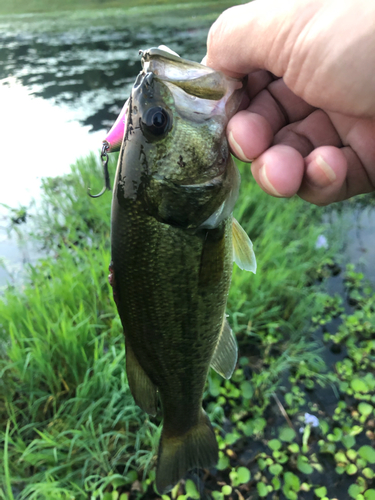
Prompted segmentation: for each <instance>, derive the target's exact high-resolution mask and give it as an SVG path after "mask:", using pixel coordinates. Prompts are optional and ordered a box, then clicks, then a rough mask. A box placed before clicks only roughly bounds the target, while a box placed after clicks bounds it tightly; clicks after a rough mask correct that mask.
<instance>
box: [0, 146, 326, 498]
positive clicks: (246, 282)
mask: <svg viewBox="0 0 375 500" xmlns="http://www.w3.org/2000/svg"><path fill="white" fill-rule="evenodd" d="M113 167H114V162H113V161H112V166H111V169H112V179H113ZM241 172H242V179H243V181H242V187H241V196H240V199H239V201H238V203H237V207H236V213H235V215H236V217H237V218H238V219H239V221H240V222H241V224H242V225H243V227H244V228H245V230H246V231H247V232H248V233H249V235H250V236H251V238H252V240H253V243H254V249H255V252H256V255H257V259H258V271H257V274H256V275H255V276H254V275H253V274H250V273H246V272H243V271H240V270H239V269H234V274H233V285H232V288H231V291H230V296H229V302H228V314H229V320H230V323H231V324H232V325H233V329H234V331H235V333H236V335H237V338H238V341H239V346H240V365H239V369H238V370H237V371H236V373H235V375H234V377H233V381H232V382H228V381H226V382H224V381H223V380H222V379H221V378H220V377H219V376H217V375H216V374H214V373H212V374H211V375H210V379H209V384H208V386H207V398H206V402H205V404H206V406H207V407H208V411H209V413H210V415H211V418H212V419H213V421H214V422H215V425H216V429H217V433H218V439H219V443H224V445H223V444H221V445H220V446H221V447H222V449H224V448H225V446H227V445H228V443H229V442H231V440H232V439H233V440H234V441H233V442H235V441H236V439H237V437H238V436H239V434H238V432H239V430H238V429H239V428H242V429H243V428H244V426H245V427H246V425H249V426H253V428H254V429H256V428H257V427H256V426H257V425H258V426H259V425H260V427H262V421H261V420H259V419H262V418H263V417H262V415H263V413H264V412H265V411H266V409H267V408H268V407H269V405H270V398H271V399H272V394H273V393H274V391H275V390H276V388H277V386H278V385H279V383H280V380H281V377H282V375H283V374H285V373H289V372H290V371H294V372H296V371H298V369H300V367H301V364H303V366H305V369H306V370H308V373H309V377H310V378H311V379H312V380H314V381H315V380H316V381H317V382H319V383H321V382H322V378H324V377H322V374H321V372H322V367H323V364H322V361H321V359H320V358H319V355H318V353H317V350H316V346H315V345H314V343H313V342H312V341H311V339H310V337H309V336H310V329H309V322H308V321H309V319H310V318H311V316H312V314H313V312H314V310H315V309H317V308H318V307H319V305H320V303H319V301H318V297H319V294H317V293H316V288H314V287H312V286H311V284H312V283H313V282H314V280H316V278H317V277H319V276H320V275H321V273H322V270H323V269H325V264H329V262H330V261H329V259H330V258H331V257H332V255H333V253H334V252H335V246H334V245H332V246H331V247H330V249H329V250H328V251H327V250H323V249H320V250H317V249H316V248H315V243H316V240H317V237H318V235H319V234H321V233H322V232H326V231H327V228H326V227H325V226H324V225H323V224H322V223H321V220H320V217H321V212H320V211H319V209H317V208H315V207H312V206H310V205H308V204H305V203H304V202H302V201H301V200H299V199H297V198H295V199H292V200H280V199H274V198H271V197H269V196H267V195H265V194H264V193H263V192H262V191H261V190H260V189H259V188H258V186H257V185H256V184H255V183H254V182H253V180H252V178H251V174H250V171H249V167H248V166H246V165H242V167H241ZM101 178H102V176H101V172H100V167H99V166H98V162H97V161H96V159H95V158H94V157H93V156H92V157H90V158H87V159H86V160H81V161H79V162H77V164H76V165H75V166H74V167H73V170H72V173H71V174H70V175H67V176H64V177H59V178H54V179H47V180H45V182H44V187H43V191H44V198H43V203H42V207H41V208H40V210H39V213H38V215H37V216H36V217H34V222H33V226H32V227H33V230H32V231H33V234H32V237H34V238H35V239H36V241H38V243H39V244H40V245H41V246H42V247H44V248H45V249H46V250H47V251H48V252H49V254H50V255H49V257H47V258H45V259H43V260H41V261H40V262H39V263H38V264H36V265H35V266H30V268H29V270H28V273H27V278H26V280H25V282H24V283H23V284H22V285H20V284H19V285H17V286H9V287H8V288H7V290H5V292H4V295H3V297H2V298H1V301H0V431H1V434H0V440H1V442H2V444H1V450H0V458H1V463H2V464H3V466H1V465H0V484H3V485H4V489H3V491H2V493H1V489H0V497H1V496H2V497H3V498H6V499H11V498H12V497H13V498H15V499H17V500H18V499H19V500H21V499H26V498H27V499H33V500H34V499H38V500H39V499H56V500H60V499H61V500H65V499H71V498H75V499H83V498H87V497H88V496H90V495H92V498H101V497H103V495H105V494H109V493H110V492H111V491H112V489H114V490H116V489H117V491H118V492H120V493H121V492H126V491H130V487H131V485H132V484H133V485H134V484H137V488H138V489H139V490H140V491H141V493H139V494H138V496H139V497H142V496H143V498H150V495H151V497H152V495H153V493H152V491H153V490H152V486H153V483H152V479H153V473H154V472H153V471H154V465H155V453H156V448H157V443H158V433H159V422H160V420H159V419H158V418H157V419H151V420H150V419H149V418H148V417H147V416H146V415H145V414H144V413H142V412H141V410H139V409H138V407H137V406H135V404H134V402H133V400H132V397H131V396H130V393H129V389H128V385H127V381H126V373H125V369H124V342H123V337H122V332H121V325H120V321H119V318H118V316H117V313H116V311H115V306H114V303H113V300H112V291H111V289H110V286H109V284H108V280H107V274H108V271H107V269H108V264H109V261H110V243H109V234H110V202H111V200H110V198H111V196H110V194H109V193H107V194H106V195H105V196H103V197H102V198H99V199H97V200H92V199H90V198H89V197H88V196H87V187H88V186H90V187H92V189H93V191H95V192H96V191H97V190H99V189H100V187H101V185H100V183H101ZM25 231H26V232H28V231H29V230H28V229H27V226H26V228H25ZM326 234H327V233H326ZM30 237H31V236H30ZM249 368H250V369H251V372H252V374H251V376H249V375H246V374H245V371H246V369H249ZM241 394H243V397H241ZM226 406H227V407H226ZM228 408H229V409H228ZM224 415H226V416H228V415H229V416H230V420H231V421H232V425H234V426H237V427H234V428H233V430H232V431H231V432H230V433H229V434H228V433H223V432H222V431H221V425H222V423H223V416H224ZM249 419H250V420H249ZM248 421H249V422H250V424H246V422H248ZM239 422H242V423H243V425H242V424H241V425H240V427H239V428H238V425H237V424H238V423H239ZM241 432H242V431H241ZM260 432H261V431H260ZM236 433H237V434H236ZM228 436H229V438H228ZM236 436H237V437H236ZM224 458H225V457H224ZM224 465H225V464H224ZM223 468H224V469H225V467H223ZM135 481H139V483H137V482H136V483H134V482H135ZM146 491H148V494H146V495H145V494H144V492H146ZM142 492H143V493H142ZM111 498H112V497H111Z"/></svg>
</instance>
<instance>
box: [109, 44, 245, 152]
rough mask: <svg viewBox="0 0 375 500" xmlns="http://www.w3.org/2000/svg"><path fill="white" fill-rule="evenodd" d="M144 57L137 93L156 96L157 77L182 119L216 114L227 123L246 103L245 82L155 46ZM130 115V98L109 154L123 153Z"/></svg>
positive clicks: (115, 128) (117, 123) (201, 118)
mask: <svg viewBox="0 0 375 500" xmlns="http://www.w3.org/2000/svg"><path fill="white" fill-rule="evenodd" d="M140 54H141V56H142V61H141V62H142V71H141V72H140V73H139V75H138V77H137V79H136V82H135V84H134V87H133V90H134V89H136V88H138V87H140V86H142V87H143V88H144V89H145V90H147V92H148V93H150V95H152V82H153V79H154V78H155V79H156V80H158V81H160V82H161V83H162V84H164V85H165V86H166V87H168V89H169V91H170V92H171V94H172V96H173V98H174V102H175V105H176V108H177V111H178V112H179V113H180V114H181V116H183V117H184V118H187V119H190V120H193V121H196V122H202V121H205V120H207V119H208V118H210V117H212V116H215V115H216V116H218V117H222V118H221V120H222V121H223V122H227V121H228V120H229V119H230V118H231V117H232V116H233V115H234V113H235V112H236V111H237V109H238V107H239V105H240V103H241V100H242V93H243V92H242V91H243V89H244V83H245V80H244V79H242V80H239V79H236V78H231V77H228V76H226V75H224V74H223V73H221V72H218V71H215V70H213V69H212V68H209V67H208V66H204V65H203V64H200V63H197V62H195V61H189V60H188V59H182V58H181V57H179V56H178V55H177V54H176V53H175V52H173V51H171V50H170V49H168V48H167V47H164V46H160V47H152V48H150V49H148V50H145V51H140ZM128 114H129V99H128V100H127V101H126V102H125V104H124V106H123V108H122V110H121V112H120V114H119V116H118V118H117V120H116V121H115V123H114V125H113V126H112V128H111V129H110V131H109V132H108V134H107V136H106V138H105V139H104V141H103V143H106V144H108V147H107V152H108V153H113V152H116V151H119V150H120V148H121V144H122V141H123V138H124V134H125V130H126V122H127V119H128Z"/></svg>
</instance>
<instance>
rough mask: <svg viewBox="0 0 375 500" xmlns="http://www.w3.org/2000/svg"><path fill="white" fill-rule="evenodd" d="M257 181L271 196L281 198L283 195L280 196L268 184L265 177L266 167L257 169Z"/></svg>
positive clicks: (268, 181)
mask: <svg viewBox="0 0 375 500" xmlns="http://www.w3.org/2000/svg"><path fill="white" fill-rule="evenodd" d="M259 179H260V182H261V183H262V185H263V187H264V188H265V189H266V190H267V191H268V192H269V193H270V194H272V195H273V196H279V197H282V196H283V195H282V194H280V193H279V192H278V191H276V189H275V188H274V187H273V185H272V184H271V183H270V180H269V178H268V176H267V169H266V165H264V164H263V165H262V166H261V167H260V169H259Z"/></svg>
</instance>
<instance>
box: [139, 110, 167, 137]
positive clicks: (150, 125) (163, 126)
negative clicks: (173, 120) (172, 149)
mask: <svg viewBox="0 0 375 500" xmlns="http://www.w3.org/2000/svg"><path fill="white" fill-rule="evenodd" d="M142 125H143V126H144V127H145V129H146V130H147V132H149V133H150V134H152V135H156V136H160V135H163V134H165V133H166V132H167V131H168V130H169V128H170V118H169V115H168V113H167V112H166V111H165V109H163V108H161V107H160V106H158V107H155V108H151V109H149V110H147V112H146V114H145V116H144V118H143V119H142Z"/></svg>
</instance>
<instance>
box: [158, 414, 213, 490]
mask: <svg viewBox="0 0 375 500" xmlns="http://www.w3.org/2000/svg"><path fill="white" fill-rule="evenodd" d="M163 434H164V433H162V435H161V439H160V445H159V455H158V464H157V469H156V489H157V491H158V492H159V494H161V495H162V494H164V493H167V492H168V491H170V490H171V489H172V488H173V486H174V485H175V484H176V483H177V482H178V481H179V480H180V479H182V478H183V477H184V475H185V474H186V473H187V472H188V471H189V470H190V469H193V468H194V467H211V466H213V465H215V464H216V463H217V460H218V446H217V441H216V437H215V433H214V431H213V429H212V426H211V422H210V419H209V418H208V416H207V415H206V413H205V412H204V410H203V409H202V410H201V414H200V418H199V423H198V425H196V426H195V427H193V428H191V429H190V430H189V431H188V432H187V433H186V434H183V435H182V436H178V437H173V438H167V437H165V436H164V435H163Z"/></svg>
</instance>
